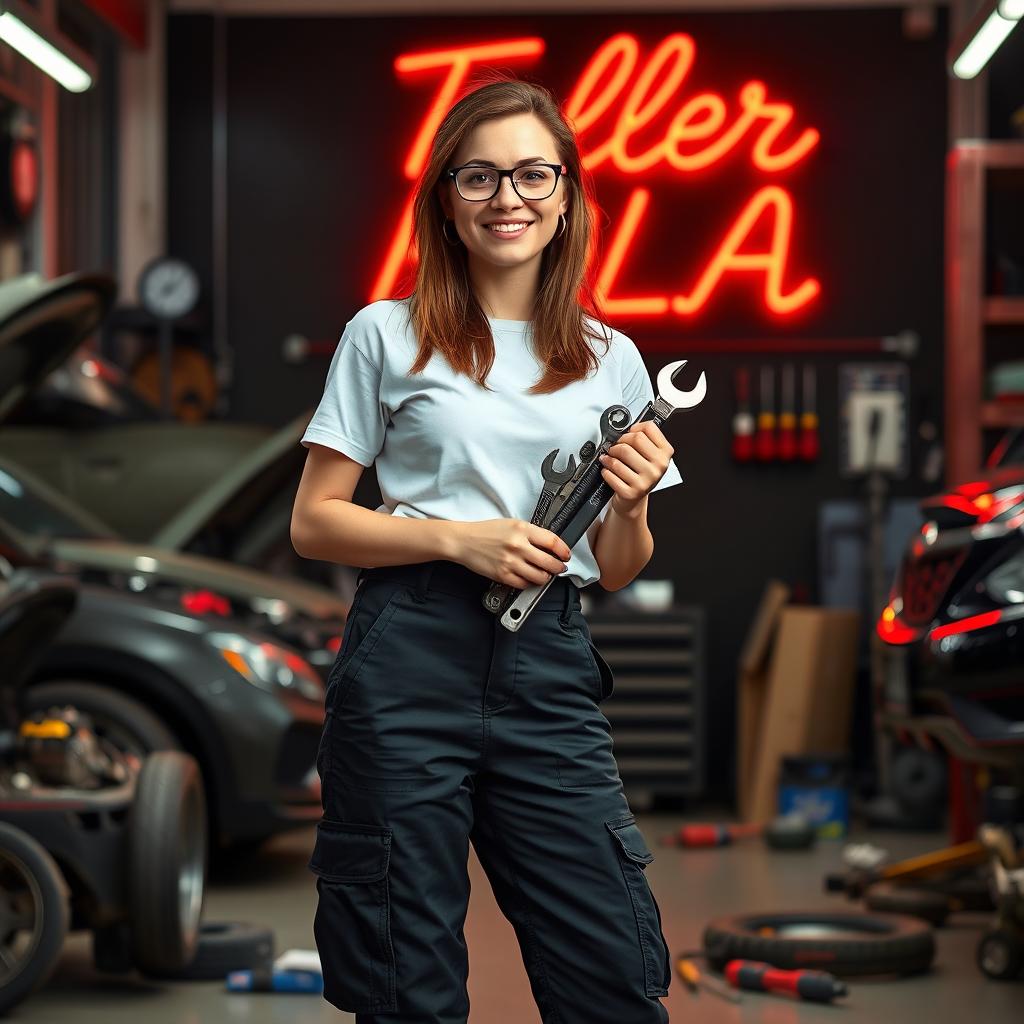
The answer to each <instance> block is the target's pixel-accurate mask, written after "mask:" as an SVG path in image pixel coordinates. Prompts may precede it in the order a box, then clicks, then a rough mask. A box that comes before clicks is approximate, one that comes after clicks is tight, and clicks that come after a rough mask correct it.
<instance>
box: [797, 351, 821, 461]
mask: <svg viewBox="0 0 1024 1024" xmlns="http://www.w3.org/2000/svg"><path fill="white" fill-rule="evenodd" d="M803 384H804V386H803V396H802V397H803V403H802V404H803V411H802V412H801V414H800V446H799V448H800V458H801V459H802V460H803V461H804V462H817V460H818V453H819V450H820V442H819V439H818V413H817V411H816V410H817V380H816V377H815V371H814V367H813V366H811V365H810V364H808V365H806V366H804V382H803Z"/></svg>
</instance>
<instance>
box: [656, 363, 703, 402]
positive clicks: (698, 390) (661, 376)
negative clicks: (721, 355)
mask: <svg viewBox="0 0 1024 1024" xmlns="http://www.w3.org/2000/svg"><path fill="white" fill-rule="evenodd" d="M686 363H687V360H686V359H677V360H676V361H675V362H674V363H666V364H665V365H664V366H663V367H662V368H661V369H660V370H659V371H658V397H659V398H660V399H661V400H662V401H663V402H665V403H666V404H668V405H671V406H672V408H673V409H692V408H693V407H694V406H695V405H700V403H701V402H703V401H704V396H705V395H706V394H707V393H708V379H707V374H706V373H705V372H704V371H703V370H701V371H700V377H698V378H697V383H696V384H694V386H693V387H692V388H690V390H689V391H681V390H680V389H679V388H677V387H676V386H675V385H674V384H673V383H672V378H673V377H674V376H675V375H676V374H677V373H678V372H679V371H680V370H681V369H682V368H683V367H684V366H685V365H686Z"/></svg>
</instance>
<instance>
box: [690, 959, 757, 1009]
mask: <svg viewBox="0 0 1024 1024" xmlns="http://www.w3.org/2000/svg"><path fill="white" fill-rule="evenodd" d="M698 955H700V956H703V954H698ZM676 973H677V974H678V975H679V977H680V978H682V979H683V984H685V985H686V987H687V988H688V989H689V990H690V991H691V992H694V993H695V992H696V991H697V989H698V987H699V988H703V989H707V991H708V992H712V993H713V994H714V995H716V996H718V997H719V998H720V999H726V1000H728V1001H729V1002H730V1003H740V1002H742V1001H743V997H742V996H741V995H740V994H739V992H735V991H733V990H732V989H731V988H729V986H728V985H725V984H723V983H722V982H721V981H718V979H717V978H712V977H709V976H708V975H706V974H704V973H703V972H702V971H701V970H700V969H699V968H698V967H697V965H696V964H695V963H694V962H693V960H692V959H691V958H690V957H689V956H688V955H685V954H684V955H683V956H680V957H677V958H676Z"/></svg>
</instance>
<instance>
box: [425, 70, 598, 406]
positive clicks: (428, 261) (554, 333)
mask: <svg viewBox="0 0 1024 1024" xmlns="http://www.w3.org/2000/svg"><path fill="white" fill-rule="evenodd" d="M514 114H534V115H535V116H536V117H538V118H539V119H540V121H541V123H542V124H543V125H544V126H545V127H546V128H547V129H548V131H550V132H551V134H552V136H554V139H555V143H556V145H557V148H558V158H559V160H560V161H561V162H562V163H563V164H565V166H566V169H567V172H568V173H567V174H565V175H563V177H562V179H561V180H562V182H563V183H564V185H565V187H566V188H567V189H568V191H569V196H568V199H569V205H568V209H567V211H566V214H565V222H566V223H565V230H564V231H563V232H561V233H560V234H558V235H557V236H556V237H555V238H554V239H553V240H552V241H551V242H550V243H549V244H548V245H547V246H546V247H545V249H544V252H543V254H542V257H541V260H542V262H541V284H540V291H539V292H538V295H537V299H536V303H535V306H534V311H533V347H534V352H535V353H536V355H537V358H538V360H539V361H540V362H541V364H542V365H543V366H544V368H545V369H544V373H543V375H542V377H541V379H540V380H539V381H537V383H535V384H534V385H533V386H532V387H531V388H530V394H549V393H551V392H553V391H558V390H560V389H561V388H563V387H564V386H565V385H567V384H570V383H572V382H573V381H575V380H582V379H583V378H584V377H585V376H586V375H587V373H588V372H589V371H590V369H592V368H596V366H597V356H596V355H595V353H594V351H593V349H592V348H591V347H590V345H589V339H594V340H604V341H607V340H608V339H607V338H605V337H604V335H602V334H598V333H596V331H595V329H594V328H593V327H592V326H591V325H589V324H588V323H587V322H586V318H587V317H593V318H595V319H596V318H597V316H598V312H597V301H596V298H595V295H594V288H593V283H592V279H591V274H590V262H589V257H590V248H591V240H592V237H593V232H594V223H595V211H596V209H597V206H596V203H595V202H594V198H593V185H592V183H591V180H590V175H589V174H588V173H587V172H586V171H585V170H584V169H583V166H582V162H581V160H580V152H579V145H578V143H577V141H576V136H575V133H574V132H573V130H572V128H571V127H570V126H569V123H568V122H567V120H566V119H565V117H564V116H563V115H562V113H561V111H560V110H559V108H558V104H557V103H556V102H555V100H554V98H553V97H552V95H551V93H550V92H549V91H548V90H547V89H545V88H543V87H542V86H539V85H535V84H533V83H531V82H524V81H520V80H518V79H501V80H498V81H492V82H489V83H488V84H486V85H483V86H481V87H479V88H476V89H474V90H473V91H472V92H469V93H467V94H466V95H465V96H463V97H462V99H460V100H459V101H458V102H457V103H456V104H455V106H453V107H452V109H451V110H450V111H449V112H448V114H447V115H446V116H445V118H444V120H443V121H442V122H441V124H440V125H439V126H438V129H437V132H436V133H435V135H434V142H433V146H432V148H431V151H430V156H429V158H428V160H427V165H426V168H425V169H424V171H423V174H422V176H421V177H420V180H419V183H418V185H417V188H416V196H415V199H414V203H413V242H414V245H415V248H416V250H417V255H418V265H417V267H416V278H415V286H414V291H413V293H412V295H411V297H410V314H411V318H412V325H413V328H414V330H415V331H416V336H417V338H418V340H419V350H418V352H417V354H416V360H415V362H414V363H413V365H412V366H411V367H410V370H409V372H410V373H418V372H419V371H420V370H422V369H423V367H424V366H426V365H427V363H428V362H429V361H430V358H431V356H432V355H433V353H434V352H435V351H439V352H440V353H441V354H442V355H443V356H444V357H445V359H447V361H448V363H449V365H450V366H451V367H452V369H453V370H455V371H456V372H457V373H465V374H467V375H469V376H471V377H472V378H473V379H474V380H475V381H476V382H477V383H478V384H480V385H481V386H482V387H487V384H486V377H487V374H488V372H489V371H490V369H491V365H492V364H493V362H494V339H493V338H492V336H491V332H490V328H489V325H488V323H487V317H486V315H485V313H484V311H483V309H482V308H481V307H480V304H479V302H478V301H477V298H476V296H475V294H474V293H473V289H472V287H471V285H470V280H469V271H468V266H467V253H466V248H465V246H464V245H462V244H461V243H460V244H459V245H450V244H449V243H448V242H447V241H446V240H445V236H444V234H443V233H442V232H443V230H444V222H445V214H444V210H443V209H442V207H441V202H440V199H439V197H438V186H439V184H441V182H442V181H443V180H445V179H444V177H443V176H444V173H445V171H446V170H447V169H448V167H449V166H450V165H451V161H452V158H453V156H454V154H455V151H456V150H457V149H458V147H459V144H460V143H461V142H462V140H463V138H464V137H465V136H466V134H467V133H468V132H470V131H472V130H473V129H474V128H476V127H477V125H479V124H481V123H482V122H484V121H490V120H493V119H495V118H500V117H509V116H511V115H514ZM606 351H607V349H606Z"/></svg>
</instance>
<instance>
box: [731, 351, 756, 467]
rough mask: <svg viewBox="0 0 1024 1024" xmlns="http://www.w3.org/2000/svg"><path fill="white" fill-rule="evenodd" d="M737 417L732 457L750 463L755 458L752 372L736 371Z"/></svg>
mask: <svg viewBox="0 0 1024 1024" xmlns="http://www.w3.org/2000/svg"><path fill="white" fill-rule="evenodd" d="M735 381H736V415H735V416H733V418H732V457H733V458H734V459H735V460H736V461H737V462H750V460H751V459H752V458H753V457H754V417H753V415H752V414H751V412H750V370H749V369H748V368H747V367H746V366H740V367H738V368H737V370H736V377H735Z"/></svg>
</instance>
